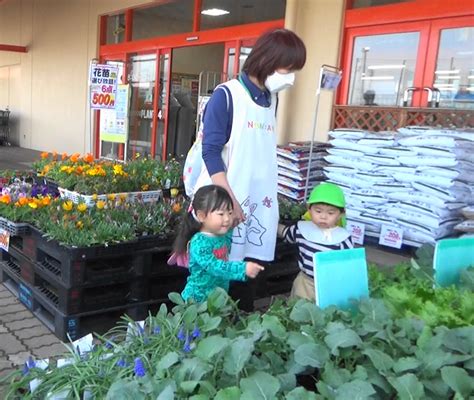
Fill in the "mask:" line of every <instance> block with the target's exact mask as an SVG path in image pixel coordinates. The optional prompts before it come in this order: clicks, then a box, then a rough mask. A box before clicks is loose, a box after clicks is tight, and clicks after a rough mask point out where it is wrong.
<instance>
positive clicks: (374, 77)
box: [361, 75, 395, 81]
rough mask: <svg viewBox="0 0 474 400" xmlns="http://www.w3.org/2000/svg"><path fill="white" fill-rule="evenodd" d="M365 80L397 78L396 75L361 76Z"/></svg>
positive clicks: (390, 79)
mask: <svg viewBox="0 0 474 400" xmlns="http://www.w3.org/2000/svg"><path fill="white" fill-rule="evenodd" d="M361 79H362V80H363V81H392V80H394V79H395V77H394V76H391V75H388V76H364V77H362V78H361Z"/></svg>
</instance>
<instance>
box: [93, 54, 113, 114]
mask: <svg viewBox="0 0 474 400" xmlns="http://www.w3.org/2000/svg"><path fill="white" fill-rule="evenodd" d="M118 77H119V76H118V67H116V66H113V65H107V64H94V63H92V64H91V66H90V71H89V86H90V107H91V108H93V109H113V108H115V103H116V95H117V82H118Z"/></svg>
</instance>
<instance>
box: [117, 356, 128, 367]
mask: <svg viewBox="0 0 474 400" xmlns="http://www.w3.org/2000/svg"><path fill="white" fill-rule="evenodd" d="M115 365H116V366H117V367H120V368H125V367H126V366H127V363H126V362H125V360H124V359H123V358H121V359H120V360H118V361H117V363H116V364H115Z"/></svg>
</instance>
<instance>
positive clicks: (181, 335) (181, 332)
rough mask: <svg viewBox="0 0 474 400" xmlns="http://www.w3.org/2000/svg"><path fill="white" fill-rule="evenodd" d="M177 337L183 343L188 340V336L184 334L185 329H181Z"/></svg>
mask: <svg viewBox="0 0 474 400" xmlns="http://www.w3.org/2000/svg"><path fill="white" fill-rule="evenodd" d="M176 337H177V338H178V339H179V340H181V341H182V342H184V341H185V340H186V334H185V333H184V329H183V328H180V329H179V332H178V334H177V335H176Z"/></svg>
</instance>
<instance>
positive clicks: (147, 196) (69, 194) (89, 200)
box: [58, 187, 162, 207]
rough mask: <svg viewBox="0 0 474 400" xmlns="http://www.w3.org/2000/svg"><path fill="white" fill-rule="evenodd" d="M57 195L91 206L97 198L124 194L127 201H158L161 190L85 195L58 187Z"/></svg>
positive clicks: (103, 198)
mask: <svg viewBox="0 0 474 400" xmlns="http://www.w3.org/2000/svg"><path fill="white" fill-rule="evenodd" d="M58 190H59V195H60V196H61V198H63V199H68V200H71V201H72V202H73V203H75V204H79V203H84V204H86V205H87V206H88V207H92V206H93V205H94V204H95V203H96V202H97V200H107V196H110V195H113V196H126V198H127V201H129V202H134V201H137V200H138V199H139V200H140V201H143V202H144V203H150V202H154V201H158V200H160V198H161V195H162V192H161V190H149V191H146V192H123V193H112V194H99V195H97V196H94V195H85V194H81V193H78V192H74V191H71V190H67V189H64V188H61V187H60V188H58Z"/></svg>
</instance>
